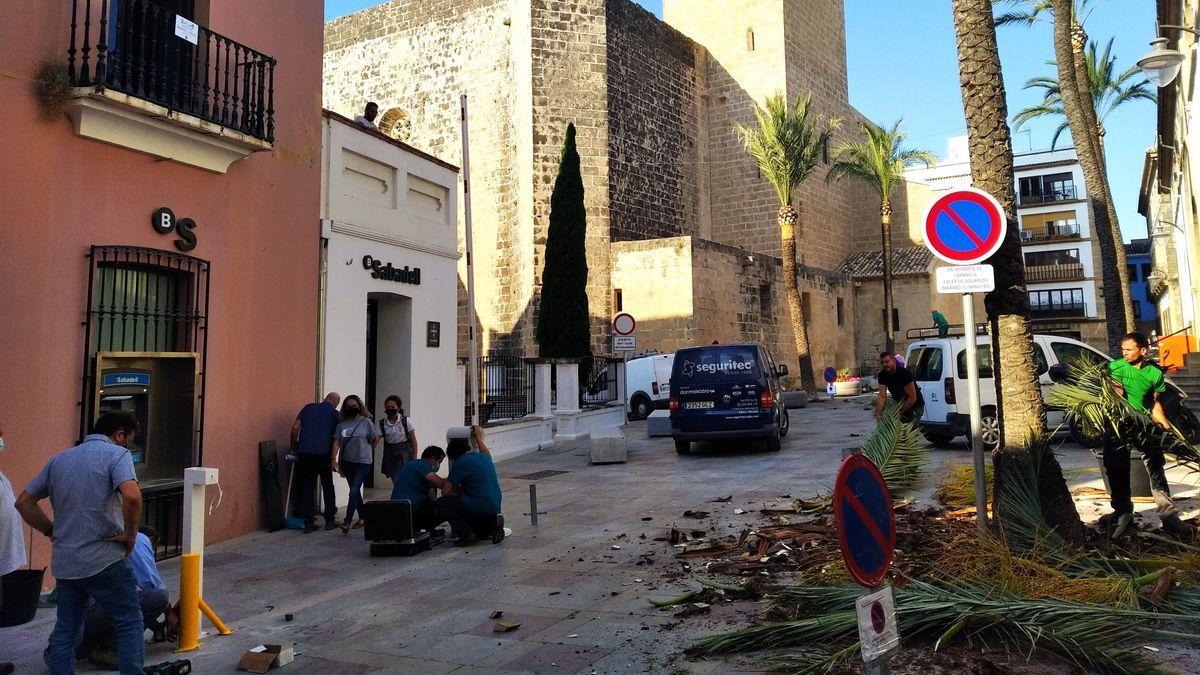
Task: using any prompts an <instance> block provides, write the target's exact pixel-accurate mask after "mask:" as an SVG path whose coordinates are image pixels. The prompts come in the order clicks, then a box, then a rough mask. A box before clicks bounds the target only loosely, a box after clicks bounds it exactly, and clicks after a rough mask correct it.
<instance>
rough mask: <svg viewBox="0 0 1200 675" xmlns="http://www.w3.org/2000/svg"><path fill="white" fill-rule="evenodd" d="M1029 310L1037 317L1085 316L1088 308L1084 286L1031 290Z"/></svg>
mask: <svg viewBox="0 0 1200 675" xmlns="http://www.w3.org/2000/svg"><path fill="white" fill-rule="evenodd" d="M1029 310H1030V313H1031V314H1032V316H1033V318H1035V319H1047V318H1058V317H1083V316H1086V315H1087V308H1086V307H1085V306H1084V303H1083V289H1082V288H1055V289H1051V290H1047V291H1030V292H1029Z"/></svg>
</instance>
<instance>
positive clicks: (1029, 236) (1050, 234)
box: [1021, 223, 1079, 244]
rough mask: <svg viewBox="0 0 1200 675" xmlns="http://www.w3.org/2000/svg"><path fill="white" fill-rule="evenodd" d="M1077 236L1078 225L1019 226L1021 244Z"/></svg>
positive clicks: (1040, 242) (1074, 237) (1061, 239)
mask: <svg viewBox="0 0 1200 675" xmlns="http://www.w3.org/2000/svg"><path fill="white" fill-rule="evenodd" d="M1078 238H1079V225H1078V224H1077V223H1072V224H1070V225H1042V226H1041V227H1031V228H1028V229H1026V228H1024V227H1022V228H1021V243H1022V244H1044V243H1046V242H1048V241H1063V240H1068V239H1078Z"/></svg>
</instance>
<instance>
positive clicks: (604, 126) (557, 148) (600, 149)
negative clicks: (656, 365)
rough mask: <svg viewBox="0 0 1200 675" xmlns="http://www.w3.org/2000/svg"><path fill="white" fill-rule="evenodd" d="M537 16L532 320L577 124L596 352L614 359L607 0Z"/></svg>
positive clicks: (552, 4) (575, 2)
mask: <svg viewBox="0 0 1200 675" xmlns="http://www.w3.org/2000/svg"><path fill="white" fill-rule="evenodd" d="M518 4H522V3H518ZM530 12H531V14H530V17H531V19H530V20H531V32H530V35H531V44H530V47H531V54H532V59H533V61H532V70H531V78H532V81H531V86H532V92H531V96H532V98H531V102H532V103H530V102H528V101H522V102H521V103H520V105H523V106H525V107H527V108H528V107H530V106H532V122H533V126H532V128H533V139H532V141H533V156H532V169H531V175H532V179H533V183H532V196H533V204H532V208H533V211H532V215H533V223H532V225H533V227H532V231H533V237H534V241H533V251H534V258H533V260H534V265H533V272H534V275H535V279H537V282H536V286H535V295H534V301H533V305H532V306H531V307H530V308H529V310H530V311H527V314H526V316H527V317H529V322H530V324H532V317H533V316H534V315H535V314H536V311H537V308H536V302H537V300H536V298H537V295H538V292H539V291H540V284H541V268H542V265H543V264H544V261H545V250H546V234H547V231H548V229H549V225H550V194H551V192H552V191H553V188H554V179H555V176H556V175H557V174H558V163H559V159H560V157H561V156H562V143H563V138H564V136H565V134H566V128H567V124H568V123H569V122H574V124H575V129H576V141H577V144H578V147H579V157H580V168H581V171H582V174H583V184H584V204H585V206H586V208H587V263H588V284H587V294H588V309H589V312H590V314H591V317H592V331H591V333H592V349H593V352H594V353H596V354H608V353H610V352H611V350H612V345H611V340H610V338H609V336H610V329H609V321H610V317H611V316H612V312H611V298H610V291H611V286H610V281H609V241H610V236H609V175H608V171H609V154H608V111H607V101H606V96H605V86H606V73H607V70H608V67H607V61H606V52H607V48H606V35H607V30H606V26H605V2H604V0H532V3H531V8H530ZM521 343H522V344H523V345H524V348H525V351H526V352H527V353H533V352H534V351H535V350H536V344H535V343H534V342H533V335H532V331H530V332H529V333H528V334H527V335H525V336H524V338H523V340H522V341H521Z"/></svg>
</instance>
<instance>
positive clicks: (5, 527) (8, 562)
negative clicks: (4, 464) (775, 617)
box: [0, 427, 25, 673]
mask: <svg viewBox="0 0 1200 675" xmlns="http://www.w3.org/2000/svg"><path fill="white" fill-rule="evenodd" d="M0 452H4V428H3V427H0ZM22 532H23V530H22V528H21V514H20V513H18V512H17V498H16V497H15V496H14V495H13V489H12V483H10V482H8V478H7V477H6V476H5V475H4V472H2V471H0V577H2V576H4V575H5V574H8V573H9V572H12V571H13V570H16V569H20V568H21V567H22V566H23V565H24V564H25V538H24V537H23V536H21V535H22ZM3 605H4V584H2V583H0V606H3ZM12 671H13V664H11V663H9V662H7V661H0V673H5V672H9V673H11V672H12Z"/></svg>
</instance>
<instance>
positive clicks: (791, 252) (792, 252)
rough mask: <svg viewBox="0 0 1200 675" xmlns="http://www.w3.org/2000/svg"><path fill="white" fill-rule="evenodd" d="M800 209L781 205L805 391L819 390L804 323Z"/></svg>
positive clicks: (790, 300) (781, 229)
mask: <svg viewBox="0 0 1200 675" xmlns="http://www.w3.org/2000/svg"><path fill="white" fill-rule="evenodd" d="M799 221H800V212H799V211H798V210H797V209H793V208H792V207H791V206H789V205H786V204H785V205H784V206H781V207H779V234H780V237H782V239H783V241H782V244H783V247H782V250H783V285H784V288H786V289H787V304H788V313H789V314H790V315H791V319H792V335H793V337H794V338H795V340H796V355H797V356H798V357H799V361H800V362H799V365H798V366H797V369H798V370H799V371H800V372H799V376H800V386H801V387H803V388H804V391H807V392H809V393H812V392H814V391H816V379H815V378H814V377H813V369H812V353H811V352H810V351H809V349H808V327H807V326H805V325H804V305H803V303H802V301H801V297H800V281H799V279H798V278H797V277H796V224H797V223H798V222H799Z"/></svg>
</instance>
